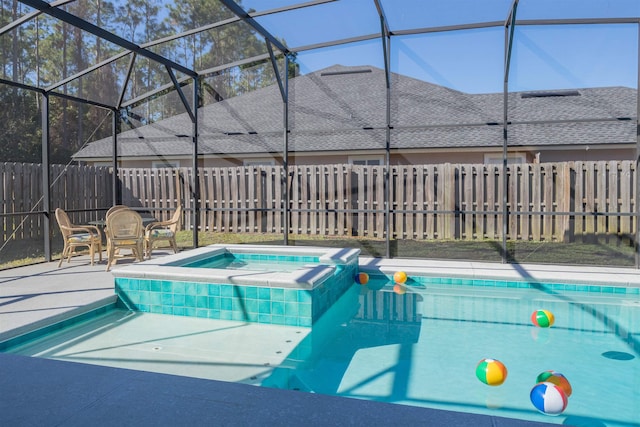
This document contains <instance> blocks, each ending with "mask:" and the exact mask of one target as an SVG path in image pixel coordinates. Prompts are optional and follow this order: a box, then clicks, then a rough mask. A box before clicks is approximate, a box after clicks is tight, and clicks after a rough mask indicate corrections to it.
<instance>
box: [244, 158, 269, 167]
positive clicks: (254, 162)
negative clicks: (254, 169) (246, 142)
mask: <svg viewBox="0 0 640 427" xmlns="http://www.w3.org/2000/svg"><path fill="white" fill-rule="evenodd" d="M242 164H243V165H244V166H275V164H276V163H275V161H274V160H273V159H250V160H244V161H243V162H242Z"/></svg>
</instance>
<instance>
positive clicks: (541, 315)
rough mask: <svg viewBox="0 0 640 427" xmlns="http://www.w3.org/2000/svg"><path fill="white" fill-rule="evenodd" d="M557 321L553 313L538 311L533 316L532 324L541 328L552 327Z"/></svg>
mask: <svg viewBox="0 0 640 427" xmlns="http://www.w3.org/2000/svg"><path fill="white" fill-rule="evenodd" d="M555 320H556V319H555V317H554V316H553V313H552V312H550V311H549V310H536V311H534V312H533V313H532V314H531V322H532V323H533V324H534V325H536V326H538V327H540V328H548V327H550V326H551V325H553V322H555Z"/></svg>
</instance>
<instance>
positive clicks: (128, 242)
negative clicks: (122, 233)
mask: <svg viewBox="0 0 640 427" xmlns="http://www.w3.org/2000/svg"><path fill="white" fill-rule="evenodd" d="M139 242H140V241H139V240H137V239H118V240H116V246H117V245H136V244H138V243H139Z"/></svg>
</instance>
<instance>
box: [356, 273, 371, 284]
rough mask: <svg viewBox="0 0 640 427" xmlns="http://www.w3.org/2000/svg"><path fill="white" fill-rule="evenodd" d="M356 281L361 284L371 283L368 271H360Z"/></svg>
mask: <svg viewBox="0 0 640 427" xmlns="http://www.w3.org/2000/svg"><path fill="white" fill-rule="evenodd" d="M355 280H356V283H358V284H360V285H366V284H367V283H369V275H368V274H367V273H358V274H356V278H355Z"/></svg>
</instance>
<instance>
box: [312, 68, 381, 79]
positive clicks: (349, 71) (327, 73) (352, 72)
mask: <svg viewBox="0 0 640 427" xmlns="http://www.w3.org/2000/svg"><path fill="white" fill-rule="evenodd" d="M371 72H372V71H371V69H367V70H347V71H327V72H325V73H320V75H321V76H322V77H325V76H341V75H344V74H363V73H371Z"/></svg>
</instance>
